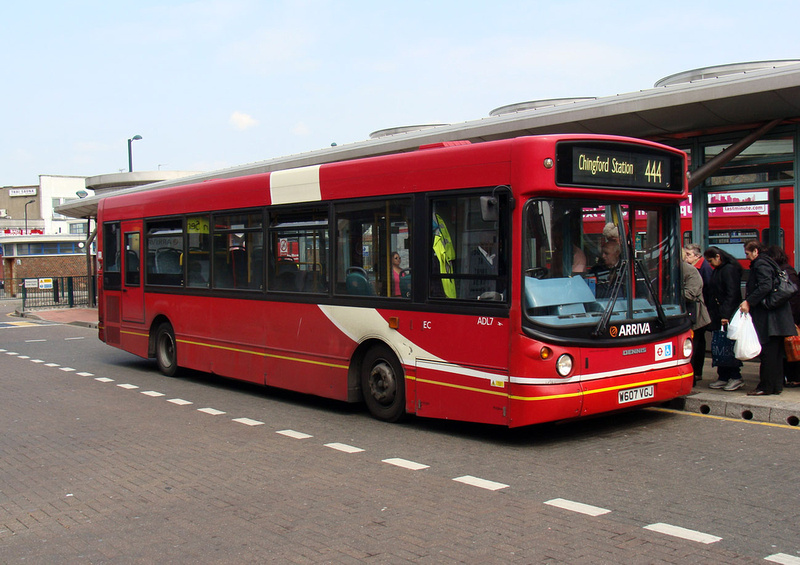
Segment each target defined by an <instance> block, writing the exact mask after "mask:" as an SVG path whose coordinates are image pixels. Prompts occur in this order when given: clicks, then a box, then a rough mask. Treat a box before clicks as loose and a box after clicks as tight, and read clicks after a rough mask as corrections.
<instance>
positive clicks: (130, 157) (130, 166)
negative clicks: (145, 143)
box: [128, 135, 142, 173]
mask: <svg viewBox="0 0 800 565" xmlns="http://www.w3.org/2000/svg"><path fill="white" fill-rule="evenodd" d="M140 139H142V136H141V135H134V136H133V137H132V138H130V139H129V140H128V172H129V173H132V172H133V154H132V153H131V143H133V142H134V141H139V140H140Z"/></svg>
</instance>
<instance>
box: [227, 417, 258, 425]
mask: <svg viewBox="0 0 800 565" xmlns="http://www.w3.org/2000/svg"><path fill="white" fill-rule="evenodd" d="M233 421H234V422H239V423H240V424H244V425H245V426H262V425H264V422H259V421H258V420H251V419H250V418H234V419H233Z"/></svg>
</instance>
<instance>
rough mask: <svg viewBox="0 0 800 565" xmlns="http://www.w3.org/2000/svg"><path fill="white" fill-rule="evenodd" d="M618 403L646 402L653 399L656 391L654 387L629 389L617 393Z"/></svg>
mask: <svg viewBox="0 0 800 565" xmlns="http://www.w3.org/2000/svg"><path fill="white" fill-rule="evenodd" d="M618 394H619V403H620V404H625V403H627V402H636V401H637V400H647V399H648V398H654V397H655V395H656V389H655V386H654V385H648V386H640V387H639V388H629V389H627V390H621V391H619V393H618Z"/></svg>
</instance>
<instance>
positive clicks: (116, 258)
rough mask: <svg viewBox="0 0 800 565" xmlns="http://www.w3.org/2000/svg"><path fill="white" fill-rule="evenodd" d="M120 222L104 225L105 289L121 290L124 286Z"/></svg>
mask: <svg viewBox="0 0 800 565" xmlns="http://www.w3.org/2000/svg"><path fill="white" fill-rule="evenodd" d="M120 249H121V234H120V226H119V222H109V223H107V224H104V225H103V288H105V289H109V290H119V289H120V288H121V285H122V276H121V270H122V262H121V260H120Z"/></svg>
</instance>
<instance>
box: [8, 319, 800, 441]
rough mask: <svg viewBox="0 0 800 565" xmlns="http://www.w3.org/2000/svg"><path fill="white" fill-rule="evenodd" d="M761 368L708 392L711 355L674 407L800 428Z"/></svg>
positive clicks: (796, 393) (751, 367) (787, 399)
mask: <svg viewBox="0 0 800 565" xmlns="http://www.w3.org/2000/svg"><path fill="white" fill-rule="evenodd" d="M17 314H18V315H22V316H25V317H29V318H35V319H40V320H46V321H51V322H58V323H62V324H73V325H79V326H87V327H97V309H96V308H61V309H56V310H36V311H26V312H19V310H17ZM758 368H759V363H758V361H757V360H756V361H747V362H745V364H744V367H743V368H742V377H743V378H744V381H745V386H744V387H743V388H741V389H739V390H737V391H733V392H725V391H723V390H713V389H710V388H708V385H709V383H711V382H712V381H714V380H716V373H717V371H716V369H715V368H713V367H711V358H710V355H709V356H707V358H706V363H705V368H704V370H703V375H704V380H703V381H701V382H700V383H698V385H697V386H695V387H694V389H692V392H691V394H690V395H689V396H687V397H685V398H680V399H677V400H675V401H673V403H672V407H673V408H678V409H681V410H686V411H689V412H699V413H702V414H709V415H711V416H723V417H729V418H741V419H745V420H753V421H756V422H769V423H773V424H784V425H785V424H789V425H792V426H798V425H800V388H786V389H784V390H783V393H782V394H780V395H771V396H763V397H752V396H747V392H748V391H751V390H753V389H754V388H755V387H756V385H757V384H758Z"/></svg>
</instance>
